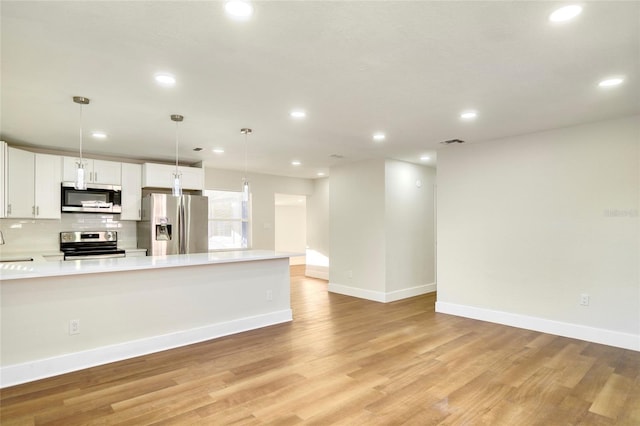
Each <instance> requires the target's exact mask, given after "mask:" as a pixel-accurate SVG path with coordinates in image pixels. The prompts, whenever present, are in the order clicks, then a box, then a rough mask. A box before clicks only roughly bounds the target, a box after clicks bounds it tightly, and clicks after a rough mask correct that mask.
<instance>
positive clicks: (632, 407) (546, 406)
mask: <svg viewBox="0 0 640 426" xmlns="http://www.w3.org/2000/svg"><path fill="white" fill-rule="evenodd" d="M292 271H293V272H292V306H293V312H294V321H293V322H292V323H289V324H282V325H277V326H273V327H268V328H264V329H260V330H254V331H251V332H247V333H242V334H238V335H234V336H229V337H225V338H221V339H217V340H213V341H209V342H204V343H200V344H196V345H191V346H188V347H183V348H178V349H174V350H170V351H166V352H162V353H157V354H153V355H149V356H144V357H140V358H135V359H131V360H127V361H123V362H118V363H113V364H109V365H104V366H100V367H96V368H91V369H88V370H84V371H79V372H75V373H70V374H65V375H63V376H58V377H55V378H51V379H45V380H40V381H37V382H33V383H28V384H25V385H20V386H14V387H11V388H6V389H3V390H2V391H1V400H0V402H1V406H0V416H1V417H0V423H1V424H2V425H3V426H8V425H31V424H38V425H45V424H46V425H65V426H68V425H79V424H100V425H111V424H129V425H144V424H175V425H193V424H204V425H225V424H246V425H261V424H277V425H290V424H313V425H331V424H343V425H399V424H412V425H509V426H512V425H574V424H581V425H640V353H638V352H633V351H628V350H623V349H616V348H612V347H608V346H603V345H597V344H593V343H587V342H583V341H579V340H574V339H568V338H563V337H556V336H552V335H547V334H542V333H537V332H533V331H527V330H520V329H516V328H512V327H506V326H501V325H496V324H490V323H485V322H480V321H474V320H469V319H465V318H458V317H455V316H450V315H444V314H436V313H435V312H434V302H435V295H433V294H430V295H424V296H419V297H414V298H411V299H406V300H402V301H398V302H394V303H388V304H381V303H375V302H369V301H366V300H360V299H355V298H351V297H347V296H341V295H336V294H329V293H327V284H326V282H324V281H321V280H315V279H310V278H305V277H303V276H301V275H300V274H299V273H300V271H301V268H299V267H294V268H293V269H292Z"/></svg>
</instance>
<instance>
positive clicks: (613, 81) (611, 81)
mask: <svg viewBox="0 0 640 426" xmlns="http://www.w3.org/2000/svg"><path fill="white" fill-rule="evenodd" d="M623 81H624V78H622V77H613V78H607V79H606V80H602V81H601V82H600V83H598V86H600V87H613V86H619V85H620V84H622V82H623Z"/></svg>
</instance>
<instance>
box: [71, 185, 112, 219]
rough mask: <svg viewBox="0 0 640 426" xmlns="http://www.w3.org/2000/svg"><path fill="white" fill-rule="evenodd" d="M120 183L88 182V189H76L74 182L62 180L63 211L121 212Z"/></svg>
mask: <svg viewBox="0 0 640 426" xmlns="http://www.w3.org/2000/svg"><path fill="white" fill-rule="evenodd" d="M121 200H122V187H121V186H120V185H102V184H97V183H93V184H87V189H75V187H74V183H73V182H62V191H61V202H60V205H61V206H62V211H63V212H72V213H73V212H84V213H120V212H122V206H121Z"/></svg>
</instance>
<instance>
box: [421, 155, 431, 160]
mask: <svg viewBox="0 0 640 426" xmlns="http://www.w3.org/2000/svg"><path fill="white" fill-rule="evenodd" d="M429 160H431V157H429V156H428V155H423V156H421V157H420V161H429Z"/></svg>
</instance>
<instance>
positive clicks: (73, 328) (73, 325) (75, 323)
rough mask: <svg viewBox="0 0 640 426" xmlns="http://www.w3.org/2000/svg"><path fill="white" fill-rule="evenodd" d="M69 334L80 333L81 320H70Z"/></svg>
mask: <svg viewBox="0 0 640 426" xmlns="http://www.w3.org/2000/svg"><path fill="white" fill-rule="evenodd" d="M69 334H80V320H79V319H74V320H70V321H69Z"/></svg>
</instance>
